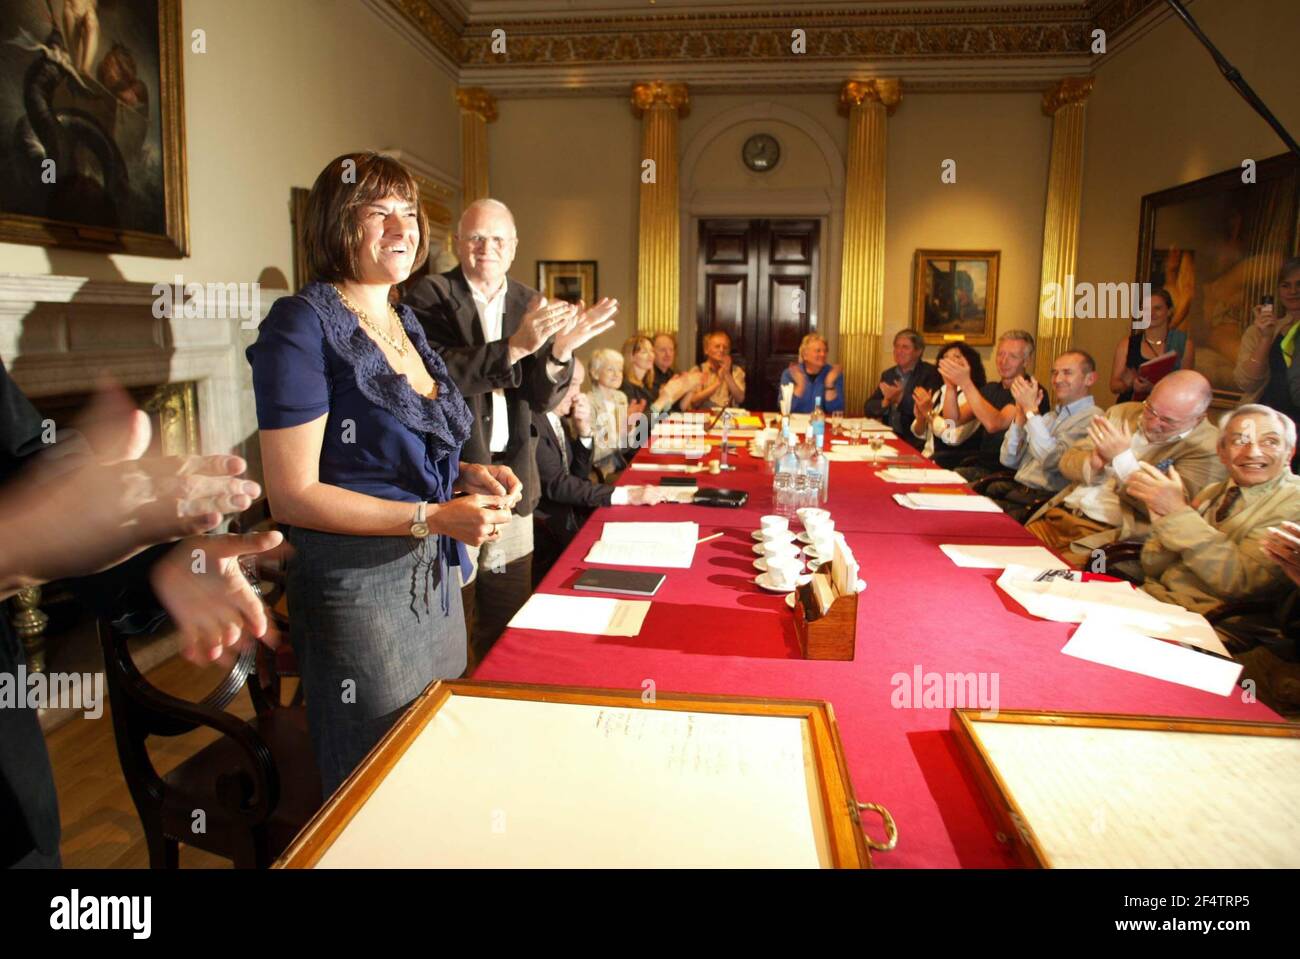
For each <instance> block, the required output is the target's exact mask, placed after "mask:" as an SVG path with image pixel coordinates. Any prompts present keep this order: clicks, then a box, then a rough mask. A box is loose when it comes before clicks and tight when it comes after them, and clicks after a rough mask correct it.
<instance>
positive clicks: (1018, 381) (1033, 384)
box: [1011, 376, 1043, 415]
mask: <svg viewBox="0 0 1300 959" xmlns="http://www.w3.org/2000/svg"><path fill="white" fill-rule="evenodd" d="M1011 395H1012V397H1013V398H1014V399H1015V401H1016V406H1018V407H1020V409H1021V411H1022V412H1024V413H1025V414H1026V415H1028V414H1029V413H1032V412H1034V411H1035V410H1037V409H1038V408H1039V407H1040V406H1042V403H1043V388H1042V387H1041V386H1039V385H1038V380H1036V379H1030V380H1026V379H1025V378H1024V377H1021V376H1017V377H1016V378H1015V379H1014V380H1012V381H1011Z"/></svg>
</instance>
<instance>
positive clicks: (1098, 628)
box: [1061, 613, 1243, 696]
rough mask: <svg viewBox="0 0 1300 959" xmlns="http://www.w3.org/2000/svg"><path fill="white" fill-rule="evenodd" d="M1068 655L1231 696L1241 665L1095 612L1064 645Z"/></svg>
mask: <svg viewBox="0 0 1300 959" xmlns="http://www.w3.org/2000/svg"><path fill="white" fill-rule="evenodd" d="M1061 652H1063V653H1065V655H1067V656H1074V657H1076V658H1078V659H1086V660H1087V661H1088V662H1091V663H1100V664H1101V665H1103V666H1113V667H1114V668H1116V669H1123V670H1127V671H1128V672H1130V673H1140V674H1141V675H1143V676H1152V677H1154V678H1156V679H1163V680H1165V681H1166V682H1171V683H1178V684H1179V685H1182V686H1191V687H1192V688H1193V689H1203V690H1205V691H1206V692H1207V693H1214V694H1215V695H1218V696H1228V695H1230V694H1231V693H1232V692H1233V691H1234V690H1235V689H1236V688H1237V677H1238V676H1240V675H1241V670H1242V668H1243V667H1242V665H1241V664H1240V663H1234V662H1233V661H1232V660H1230V659H1219V658H1218V657H1217V656H1207V655H1206V654H1205V653H1198V652H1197V651H1196V650H1194V649H1187V648H1186V647H1183V646H1179V645H1177V644H1175V643H1168V642H1165V641H1164V640H1161V639H1153V638H1152V637H1150V636H1146V635H1144V634H1143V633H1141V632H1139V631H1138V630H1136V629H1133V628H1132V627H1131V626H1129V625H1127V624H1126V623H1124V622H1123V621H1121V620H1120V619H1118V618H1117V617H1111V616H1105V615H1098V614H1096V613H1093V614H1091V615H1089V616H1088V617H1086V618H1085V619H1084V621H1083V622H1082V623H1080V624H1079V628H1078V629H1076V630H1075V631H1074V635H1073V636H1071V637H1070V641H1069V642H1068V643H1066V644H1065V646H1063V647H1062V648H1061Z"/></svg>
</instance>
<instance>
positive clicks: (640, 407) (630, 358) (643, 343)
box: [622, 333, 701, 446]
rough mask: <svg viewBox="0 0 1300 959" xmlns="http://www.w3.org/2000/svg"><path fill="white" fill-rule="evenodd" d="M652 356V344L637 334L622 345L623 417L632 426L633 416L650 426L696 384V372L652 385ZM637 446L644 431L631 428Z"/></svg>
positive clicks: (646, 436)
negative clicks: (640, 418)
mask: <svg viewBox="0 0 1300 959" xmlns="http://www.w3.org/2000/svg"><path fill="white" fill-rule="evenodd" d="M654 372H655V353H654V343H653V341H652V340H651V339H650V337H648V336H642V335H641V334H639V333H638V334H637V335H636V336H629V337H628V338H627V340H626V341H624V343H623V385H622V390H623V393H624V394H625V395H626V396H627V415H628V419H629V421H630V422H631V423H632V424H633V426H634V427H635V424H636V420H637V417H638V416H639V415H644V416H645V418H646V419H647V420H648V421H649V422H648V424H646V425H647V426H653V425H654V424H655V423H657V422H658V421H659V419H660V418H661V417H662V416H664V415H665V414H666V413H668V412H669V411H670V410H671V409H672V408H673V407H674V406H675V405H676V404H677V401H678V400H680V399H681V398H682V397H683V396H685V395H686V394H687V393H688V392H690V391H691V390H692V389H694V388H695V387H697V386H699V385H700V379H701V377H700V373H699V371H698V370H690V371H689V372H686V373H677V374H675V375H674V376H671V377H669V378H668V379H666V380H664V382H663V385H662V386H660V387H658V388H656V387H655V386H654ZM632 432H633V433H634V434H635V438H636V440H637V442H636V445H637V446H641V445H643V444H644V443H645V441H646V440H647V439H648V438H649V436H650V431H649V429H648V428H642V429H640V430H638V429H635V428H634V429H633V430H632Z"/></svg>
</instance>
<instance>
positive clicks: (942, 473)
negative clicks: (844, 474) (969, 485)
mask: <svg viewBox="0 0 1300 959" xmlns="http://www.w3.org/2000/svg"><path fill="white" fill-rule="evenodd" d="M878 475H879V476H880V478H881V479H882V480H884V481H885V482H886V483H912V484H914V485H915V484H918V483H924V484H926V485H935V486H938V485H943V484H948V485H957V484H961V483H965V482H966V480H965V478H964V477H962V476H961V475H959V474H957V473H954V472H953V471H952V470H935V469H908V468H906V467H903V466H891V467H889V468H888V469H883V470H881V471H880V473H879V474H878Z"/></svg>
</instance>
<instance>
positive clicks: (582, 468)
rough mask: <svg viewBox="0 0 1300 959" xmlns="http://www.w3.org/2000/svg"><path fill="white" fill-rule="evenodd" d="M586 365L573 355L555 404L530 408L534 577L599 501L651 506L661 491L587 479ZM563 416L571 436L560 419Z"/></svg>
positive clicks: (589, 420)
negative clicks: (538, 490)
mask: <svg viewBox="0 0 1300 959" xmlns="http://www.w3.org/2000/svg"><path fill="white" fill-rule="evenodd" d="M584 377H585V371H584V370H583V368H582V363H581V362H577V361H575V363H574V367H573V380H572V381H571V382H570V383H569V389H568V391H567V392H566V393H565V394H564V395H563V396H562V397H560V400H559V402H558V403H556V405H555V407H554V408H552V409H551V410H550V411H548V412H546V413H534V414H533V432H534V434H535V435H536V437H537V473H538V476H539V477H540V479H541V484H542V498H541V500H540V501H539V502H538V504H537V508H536V509H535V510H533V532H534V543H535V546H534V556H533V579H534V581H535V583H536V582H541V579H542V577H543V576H545V575H546V573H547V571H548V570H549V569H550V568H551V567H552V566H553V565H554V564H555V560H556V559H558V558H559V555H560V553H562V552H564V548H565V547H566V546H568V545H569V543H570V542H571V541H572V540H573V537H574V536H575V535H576V534H577V532H578V529H579V528H580V527H581V526H582V523H583V521H584V520H585V519H586V518H587V516H588V515H589V514H590V513H591V511H592V510H594V509H596V508H597V507H598V506H619V505H622V504H627V505H630V506H653V505H654V504H655V503H658V502H660V501H661V499H662V496H663V491H662V490H661V489H660V488H659V487H657V486H617V487H615V486H610V485H608V484H606V483H593V482H592V481H591V457H592V452H593V446H594V441H593V439H592V417H591V403H590V402H589V401H588V399H587V396H586V394H585V393H583V392H581V390H582V381H583V379H584ZM566 417H567V418H568V420H569V422H570V423H571V424H572V427H573V437H574V438H570V434H569V430H568V429H567V427H566V425H565V421H564V419H565V418H566Z"/></svg>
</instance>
